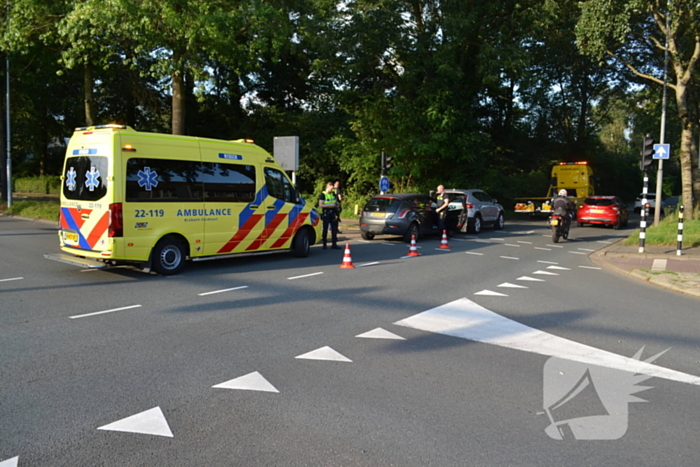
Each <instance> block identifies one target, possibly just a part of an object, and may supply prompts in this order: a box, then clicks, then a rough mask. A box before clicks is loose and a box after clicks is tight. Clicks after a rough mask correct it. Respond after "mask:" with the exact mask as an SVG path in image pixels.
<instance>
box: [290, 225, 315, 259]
mask: <svg viewBox="0 0 700 467" xmlns="http://www.w3.org/2000/svg"><path fill="white" fill-rule="evenodd" d="M310 248H311V239H310V238H309V231H308V230H307V229H301V230H300V231H298V232H297V234H296V235H295V236H294V240H293V241H292V253H293V254H294V256H296V257H297V258H306V257H307V256H309V251H310Z"/></svg>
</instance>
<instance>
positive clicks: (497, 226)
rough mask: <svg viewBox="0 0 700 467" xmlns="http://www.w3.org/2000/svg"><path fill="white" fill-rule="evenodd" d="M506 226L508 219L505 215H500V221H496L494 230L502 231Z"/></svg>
mask: <svg viewBox="0 0 700 467" xmlns="http://www.w3.org/2000/svg"><path fill="white" fill-rule="evenodd" d="M505 225H506V218H505V216H504V215H503V213H502V212H501V213H499V214H498V219H496V223H495V224H493V228H494V229H496V230H501V229H502V228H503V227H505Z"/></svg>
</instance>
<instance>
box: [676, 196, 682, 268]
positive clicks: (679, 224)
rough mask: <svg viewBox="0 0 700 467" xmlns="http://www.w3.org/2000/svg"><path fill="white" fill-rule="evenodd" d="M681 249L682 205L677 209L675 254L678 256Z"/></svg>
mask: <svg viewBox="0 0 700 467" xmlns="http://www.w3.org/2000/svg"><path fill="white" fill-rule="evenodd" d="M682 251H683V206H682V205H681V207H680V208H679V209H678V244H677V245H676V256H680V255H681V252H682Z"/></svg>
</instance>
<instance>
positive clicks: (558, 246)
mask: <svg viewBox="0 0 700 467" xmlns="http://www.w3.org/2000/svg"><path fill="white" fill-rule="evenodd" d="M547 246H551V247H554V248H564V247H563V246H561V245H552V244H551V243H547Z"/></svg>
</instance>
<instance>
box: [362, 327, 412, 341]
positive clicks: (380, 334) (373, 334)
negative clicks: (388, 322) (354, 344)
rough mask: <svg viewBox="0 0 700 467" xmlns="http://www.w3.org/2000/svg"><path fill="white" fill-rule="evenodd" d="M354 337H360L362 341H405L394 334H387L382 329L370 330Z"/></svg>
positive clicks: (387, 332)
mask: <svg viewBox="0 0 700 467" xmlns="http://www.w3.org/2000/svg"><path fill="white" fill-rule="evenodd" d="M355 337H361V338H363V339H394V340H401V341H405V340H406V339H405V338H403V337H401V336H398V335H396V334H394V333H393V332H389V331H387V330H386V329H382V328H376V329H372V330H371V331H367V332H365V333H362V334H358V335H356V336H355Z"/></svg>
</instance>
